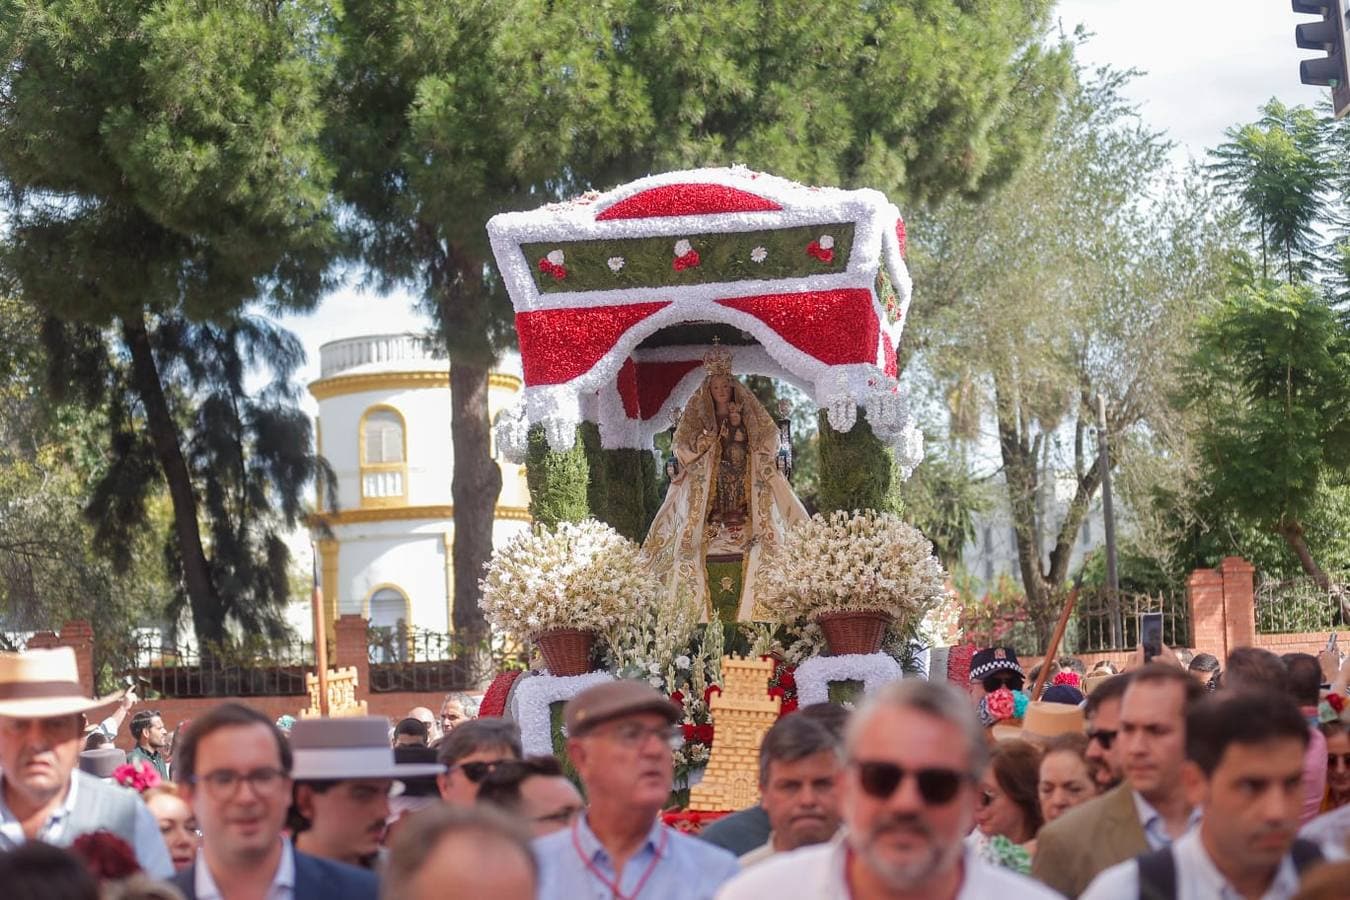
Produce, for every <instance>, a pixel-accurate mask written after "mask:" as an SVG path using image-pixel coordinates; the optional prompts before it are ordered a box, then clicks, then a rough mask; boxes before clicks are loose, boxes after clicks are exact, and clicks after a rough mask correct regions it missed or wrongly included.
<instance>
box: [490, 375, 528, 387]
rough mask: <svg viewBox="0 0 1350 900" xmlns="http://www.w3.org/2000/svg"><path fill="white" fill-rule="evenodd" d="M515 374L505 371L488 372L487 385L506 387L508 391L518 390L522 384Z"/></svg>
mask: <svg viewBox="0 0 1350 900" xmlns="http://www.w3.org/2000/svg"><path fill="white" fill-rule="evenodd" d="M523 383H524V382H522V381H521V380H520V378H519V377H518V376H516V375H511V374H509V373H507V372H489V373H488V387H495V388H506V389H507V390H508V391H518V390H520V386H521V385H522V384H523Z"/></svg>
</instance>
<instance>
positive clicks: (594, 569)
mask: <svg viewBox="0 0 1350 900" xmlns="http://www.w3.org/2000/svg"><path fill="white" fill-rule="evenodd" d="M479 588H480V589H481V590H482V592H483V596H482V599H481V600H479V601H478V605H479V606H480V607H481V608H482V610H483V615H484V616H485V617H486V618H487V620H488V623H489V624H490V625H491V626H492V628H493V629H494V630H497V631H499V632H505V633H507V634H510V635H512V636H513V637H515V638H516V639H517V640H520V641H522V642H524V641H530V640H533V639H534V638H536V637H537V636H538V635H540V634H542V633H543V632H546V631H550V630H553V629H559V628H575V629H579V630H582V631H594V632H597V633H601V632H605V631H608V630H610V629H612V628H615V627H617V626H619V625H621V624H622V623H624V622H627V621H629V619H630V617H631V616H632V611H633V610H634V609H635V608H640V607H644V606H649V605H651V604H653V603H654V602H655V597H656V593H657V588H658V585H657V583H656V582H655V581H654V580H653V579H652V577H651V575H650V574H648V572H647V570H646V569H645V568H643V567H642V566H641V565H640V564H639V563H638V545H637V544H635V543H633V542H632V541H630V540H628V539H627V538H625V537H623V536H622V535H621V534H619V533H618V532H617V531H615V530H614V529H613V528H611V527H610V526H608V525H606V524H604V523H602V522H597V521H595V520H594V519H586V520H584V521H581V522H563V523H561V524H559V525H558V526H557V527H556V528H549V527H547V526H543V525H539V526H536V527H535V528H534V529H532V530H531V531H529V532H528V533H526V534H522V535H521V536H519V537H518V538H516V539H515V540H514V541H512V542H511V543H510V544H508V545H506V546H505V547H503V548H502V549H500V550H498V551H497V552H496V553H494V554H493V556H492V561H491V562H490V563H488V567H487V574H486V576H484V578H483V579H482V580H481V581H480V582H479Z"/></svg>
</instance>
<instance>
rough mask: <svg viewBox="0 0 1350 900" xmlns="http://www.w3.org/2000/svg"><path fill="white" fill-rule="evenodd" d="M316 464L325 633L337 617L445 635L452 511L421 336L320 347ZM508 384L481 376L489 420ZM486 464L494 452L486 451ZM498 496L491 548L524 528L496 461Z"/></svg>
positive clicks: (444, 431)
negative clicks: (320, 467) (321, 466)
mask: <svg viewBox="0 0 1350 900" xmlns="http://www.w3.org/2000/svg"><path fill="white" fill-rule="evenodd" d="M319 372H320V377H319V379H318V380H317V381H315V382H313V383H311V384H310V386H309V391H310V393H311V394H313V395H314V398H315V399H316V400H317V401H318V402H319V416H318V422H317V424H316V427H315V433H316V435H317V440H318V450H319V453H320V455H322V456H323V457H324V458H326V459H327V460H328V464H329V465H330V466H332V468H333V473H334V475H335V476H336V481H337V483H336V485H335V486H333V487H334V488H335V493H336V500H337V506H336V509H334V508H331V507H330V506H329V504H328V494H329V491H328V490H326V489H325V488H324V487H323V486H320V490H319V498H318V502H317V510H318V513H319V515H320V516H321V517H322V519H323V521H325V522H326V523H327V524H328V526H329V528H330V529H331V531H332V536H331V538H324V537H322V536H320V538H319V540H318V550H319V565H320V571H321V583H322V585H323V592H324V605H325V607H326V610H325V612H326V617H325V618H326V622H327V630H328V633H329V635H330V637H331V635H332V633H333V623H334V622H335V621H336V619H337V617H338V616H340V615H346V614H350V613H355V614H360V615H364V616H366V617H367V618H368V619H369V620H370V623H371V625H373V626H385V627H390V626H395V625H397V624H398V623H399V622H400V621H402V622H405V623H407V624H408V625H410V626H414V627H417V628H424V629H428V630H432V631H441V632H446V631H448V630H449V629H450V625H451V621H452V618H451V605H452V604H453V602H454V587H453V586H454V572H453V568H452V565H453V563H452V553H451V547H452V543H453V541H454V519H455V510H454V507H453V506H452V505H451V495H450V479H451V475H452V474H453V471H454V461H453V457H452V453H451V445H450V366H449V363H448V361H447V360H446V358H445V355H444V351H443V350H442V349H440V348H439V347H438V346H437V345H436V344H434V343H433V342H431V341H428V340H427V339H425V338H423V337H422V336H420V335H413V334H383V335H368V336H362V337H354V338H347V339H344V340H339V341H331V342H329V343H327V344H324V345H323V346H322V347H320V348H319ZM520 387H521V380H520V378H519V377H518V376H516V375H513V374H509V373H505V372H493V373H492V374H491V375H489V376H488V404H489V415H491V416H494V417H495V416H496V415H497V413H498V412H499V411H500V410H501V409H503V408H505V407H507V406H509V405H510V404H511V403H512V402H513V401H514V400H515V397H516V395H517V394H518V393H519V391H520ZM494 455H495V447H494ZM498 463H499V465H500V466H501V468H502V492H501V495H500V497H498V499H497V514H496V521H495V523H494V527H493V540H494V542H495V543H498V544H500V543H502V542H505V541H507V540H509V539H510V538H511V537H513V536H514V535H515V534H517V533H519V532H520V531H522V530H524V529H525V528H527V527H528V525H529V512H528V508H529V494H528V491H527V488H526V486H525V470H524V469H523V468H522V467H519V466H514V465H511V464H509V463H506V462H505V461H504V460H501V459H500V458H498Z"/></svg>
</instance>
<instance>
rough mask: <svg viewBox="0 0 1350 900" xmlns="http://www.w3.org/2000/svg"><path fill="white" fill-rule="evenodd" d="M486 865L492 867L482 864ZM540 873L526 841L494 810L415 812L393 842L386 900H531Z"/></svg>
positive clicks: (518, 829)
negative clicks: (490, 899) (487, 899)
mask: <svg viewBox="0 0 1350 900" xmlns="http://www.w3.org/2000/svg"><path fill="white" fill-rule="evenodd" d="M485 860H491V865H484V864H483V863H484V861H485ZM538 884H539V870H538V866H537V864H536V863H535V858H534V853H533V852H532V851H531V850H530V844H529V837H528V835H527V834H526V833H525V832H524V831H523V830H522V829H521V826H520V825H519V824H517V823H516V822H514V821H512V820H511V819H510V818H508V817H506V816H505V815H503V814H501V813H499V812H497V811H496V810H492V809H488V808H485V807H482V806H479V807H452V806H438V807H435V808H432V809H426V810H423V811H422V812H419V813H417V814H416V815H414V816H412V817H411V818H410V819H409V820H408V824H407V825H406V826H405V827H404V828H402V829H401V830H400V831H399V833H398V836H397V837H396V838H395V839H394V843H393V847H392V848H391V850H390V854H389V864H388V866H387V868H386V869H385V873H384V879H383V884H382V885H381V890H380V896H381V897H383V898H385V900H480V898H483V897H490V898H492V900H534V897H535V895H536V891H537V889H538Z"/></svg>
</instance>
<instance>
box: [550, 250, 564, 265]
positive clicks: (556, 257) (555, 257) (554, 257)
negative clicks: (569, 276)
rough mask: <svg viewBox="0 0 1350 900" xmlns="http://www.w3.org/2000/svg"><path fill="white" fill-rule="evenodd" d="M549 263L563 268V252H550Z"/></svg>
mask: <svg viewBox="0 0 1350 900" xmlns="http://www.w3.org/2000/svg"><path fill="white" fill-rule="evenodd" d="M548 261H549V262H551V263H553V264H554V265H555V266H561V265H562V264H563V252H562V251H561V250H550V251H549V252H548Z"/></svg>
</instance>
